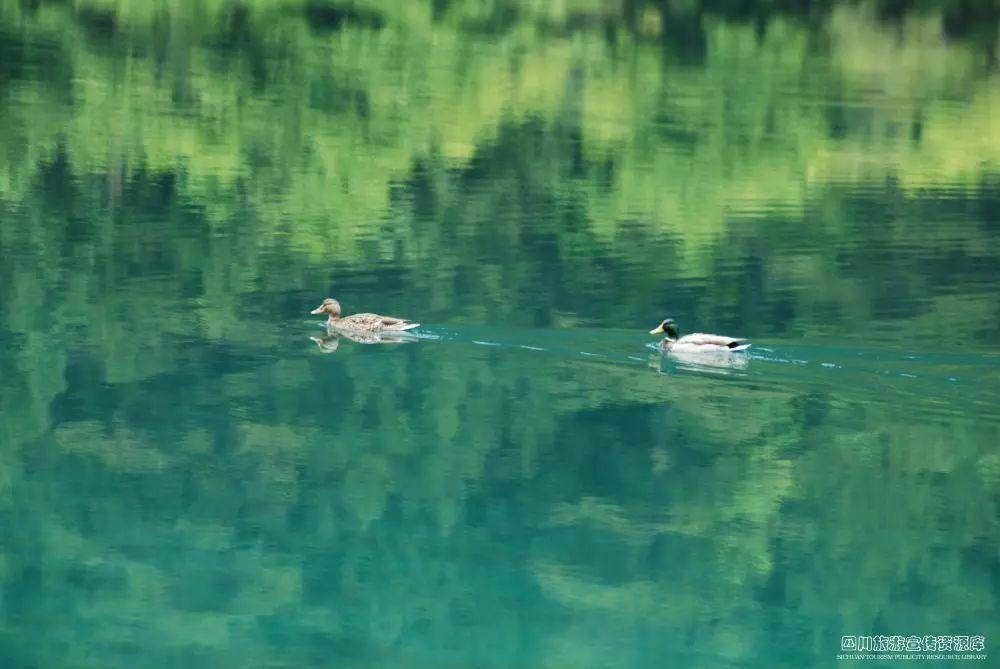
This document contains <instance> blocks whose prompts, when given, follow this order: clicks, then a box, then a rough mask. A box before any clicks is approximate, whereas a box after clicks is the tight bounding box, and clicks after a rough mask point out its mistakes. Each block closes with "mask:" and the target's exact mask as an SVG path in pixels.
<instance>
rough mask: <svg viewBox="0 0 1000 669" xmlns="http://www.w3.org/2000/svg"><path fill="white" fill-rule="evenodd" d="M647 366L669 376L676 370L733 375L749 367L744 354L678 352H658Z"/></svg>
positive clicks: (748, 357) (747, 357) (651, 356)
mask: <svg viewBox="0 0 1000 669" xmlns="http://www.w3.org/2000/svg"><path fill="white" fill-rule="evenodd" d="M649 366H650V367H652V368H653V369H655V370H656V371H657V372H659V373H660V374H670V373H673V372H676V371H677V370H684V371H692V372H709V373H711V374H734V373H738V372H739V371H740V370H743V369H746V368H747V367H749V366H750V356H749V355H747V354H746V353H743V354H735V355H734V354H731V353H725V352H719V353H684V352H680V351H670V352H667V351H658V352H656V353H652V354H650V356H649Z"/></svg>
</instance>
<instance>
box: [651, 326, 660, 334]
mask: <svg viewBox="0 0 1000 669" xmlns="http://www.w3.org/2000/svg"><path fill="white" fill-rule="evenodd" d="M649 334H663V326H662V325H657V326H656V328H655V329H653V330H650V331H649Z"/></svg>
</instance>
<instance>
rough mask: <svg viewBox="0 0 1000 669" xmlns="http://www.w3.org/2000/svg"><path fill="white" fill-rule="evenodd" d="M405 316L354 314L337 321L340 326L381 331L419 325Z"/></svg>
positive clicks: (406, 328) (404, 328)
mask: <svg viewBox="0 0 1000 669" xmlns="http://www.w3.org/2000/svg"><path fill="white" fill-rule="evenodd" d="M417 325H418V324H417V323H411V322H410V321H408V320H406V319H405V318H395V317H393V316H383V315H381V314H367V313H366V314H352V315H350V316H345V317H344V318H341V319H340V320H338V321H337V327H338V328H345V329H350V330H362V331H367V332H381V331H382V330H408V329H410V328H415V327H417Z"/></svg>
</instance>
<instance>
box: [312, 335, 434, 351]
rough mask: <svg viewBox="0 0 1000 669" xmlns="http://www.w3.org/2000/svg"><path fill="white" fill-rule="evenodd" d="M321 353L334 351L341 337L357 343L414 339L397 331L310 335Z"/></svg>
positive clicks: (338, 346)
mask: <svg viewBox="0 0 1000 669" xmlns="http://www.w3.org/2000/svg"><path fill="white" fill-rule="evenodd" d="M309 339H310V340H311V341H312V342H313V343H315V344H316V346H317V347H318V348H319V350H320V351H322V352H323V353H334V352H336V350H337V349H338V348H340V340H341V339H349V340H351V341H353V342H355V343H357V344H408V343H412V342H414V341H416V339H415V338H413V337H408V336H406V335H405V334H403V333H399V332H328V333H327V334H326V335H325V336H323V337H318V336H310V337H309Z"/></svg>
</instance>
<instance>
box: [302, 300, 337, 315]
mask: <svg viewBox="0 0 1000 669" xmlns="http://www.w3.org/2000/svg"><path fill="white" fill-rule="evenodd" d="M309 313H310V314H313V315H314V316H315V315H317V314H329V315H330V318H340V302H338V301H337V300H335V299H333V298H332V297H328V298H326V299H325V300H323V302H322V303H321V304H320V305H319V306H318V307H316V308H315V309H313V310H312V311H310V312H309Z"/></svg>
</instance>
